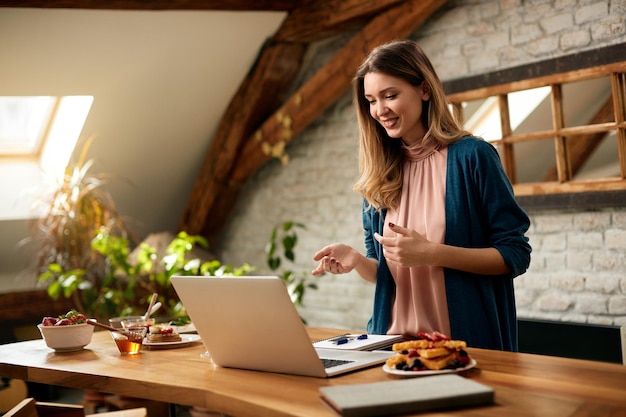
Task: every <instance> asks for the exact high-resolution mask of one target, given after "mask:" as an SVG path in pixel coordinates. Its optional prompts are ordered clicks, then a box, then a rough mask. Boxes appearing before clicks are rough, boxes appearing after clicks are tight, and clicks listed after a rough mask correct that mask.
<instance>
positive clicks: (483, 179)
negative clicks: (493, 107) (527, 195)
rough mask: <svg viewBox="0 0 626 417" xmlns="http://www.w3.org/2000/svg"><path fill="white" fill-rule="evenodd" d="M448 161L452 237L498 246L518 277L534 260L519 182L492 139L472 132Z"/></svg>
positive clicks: (460, 241) (451, 240) (448, 238)
mask: <svg viewBox="0 0 626 417" xmlns="http://www.w3.org/2000/svg"><path fill="white" fill-rule="evenodd" d="M452 148H455V149H454V150H455V152H456V157H455V158H452V159H451V163H450V164H449V165H448V178H449V179H450V180H451V181H450V182H448V187H449V188H448V189H447V191H446V194H447V196H448V197H452V198H447V199H446V243H448V244H452V245H457V246H464V247H494V248H496V249H497V250H498V251H499V252H500V254H501V255H502V257H503V259H504V262H505V263H506V264H507V266H508V267H509V269H510V271H511V272H510V274H509V277H510V278H514V277H517V276H519V275H521V274H523V273H524V272H526V270H527V269H528V266H529V265H530V253H531V247H530V245H529V243H528V237H526V235H525V233H526V231H527V230H528V228H529V226H530V220H529V218H528V215H527V214H526V212H525V211H524V210H523V209H522V208H521V207H520V206H519V205H518V203H517V201H516V200H515V196H514V194H513V187H512V186H511V183H510V181H509V179H508V177H507V175H506V173H505V172H504V169H503V168H502V164H501V163H500V157H499V156H498V153H497V151H496V150H495V148H494V147H493V145H491V144H490V143H488V142H486V141H483V140H479V139H476V138H466V139H463V140H461V141H459V142H457V143H456V144H455V145H453V147H452Z"/></svg>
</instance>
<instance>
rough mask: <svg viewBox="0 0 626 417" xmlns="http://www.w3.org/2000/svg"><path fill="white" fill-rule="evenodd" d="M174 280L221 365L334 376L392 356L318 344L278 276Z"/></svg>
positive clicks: (204, 340)
mask: <svg viewBox="0 0 626 417" xmlns="http://www.w3.org/2000/svg"><path fill="white" fill-rule="evenodd" d="M172 285H173V286H174V289H175V290H176V293H177V294H178V296H179V297H180V300H181V302H182V303H183V305H184V306H185V309H186V310H187V313H188V314H189V316H190V318H191V321H192V322H193V323H194V326H195V327H196V330H197V331H198V334H199V335H200V337H201V338H202V341H203V343H204V345H205V347H206V348H207V350H208V352H209V355H210V356H211V358H212V360H213V362H214V363H215V364H217V365H218V366H223V367H230V368H240V369H248V370H256V371H267V372H278V373H284V374H292V375H305V376H313V377H330V376H335V375H339V374H342V373H346V372H350V371H354V370H356V369H361V368H365V367H369V366H373V365H377V364H381V363H383V362H384V361H385V360H386V359H387V358H389V357H390V356H392V355H393V352H383V351H373V352H371V351H351V350H334V349H315V348H314V347H313V344H312V343H311V339H310V338H309V335H308V333H307V331H306V328H305V326H304V324H303V323H302V320H301V318H300V316H299V315H298V312H297V310H296V308H295V307H294V305H293V303H292V301H291V298H290V297H289V293H288V292H287V288H286V287H285V285H284V283H283V282H282V281H281V280H280V278H278V277H268V276H256V277H209V276H173V277H172ZM324 362H326V363H327V364H330V365H331V366H325V365H324ZM332 365H334V366H332Z"/></svg>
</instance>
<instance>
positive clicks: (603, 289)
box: [585, 274, 620, 294]
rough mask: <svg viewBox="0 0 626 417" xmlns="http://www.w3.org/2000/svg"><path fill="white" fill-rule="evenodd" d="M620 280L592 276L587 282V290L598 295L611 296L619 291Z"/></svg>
mask: <svg viewBox="0 0 626 417" xmlns="http://www.w3.org/2000/svg"><path fill="white" fill-rule="evenodd" d="M619 285H620V279H619V278H618V277H610V276H603V275H599V274H598V275H595V274H594V275H590V276H589V277H587V279H586V281H585V290H587V291H589V292H593V293H596V294H601V293H604V294H611V293H615V292H618V291H619Z"/></svg>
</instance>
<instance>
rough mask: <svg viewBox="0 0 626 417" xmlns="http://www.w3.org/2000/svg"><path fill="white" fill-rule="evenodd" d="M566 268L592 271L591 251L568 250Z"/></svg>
mask: <svg viewBox="0 0 626 417" xmlns="http://www.w3.org/2000/svg"><path fill="white" fill-rule="evenodd" d="M567 268H568V269H570V270H573V271H592V270H593V269H594V265H593V252H591V251H580V250H577V251H570V252H568V254H567Z"/></svg>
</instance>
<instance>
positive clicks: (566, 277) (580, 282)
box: [550, 272, 585, 292]
mask: <svg viewBox="0 0 626 417" xmlns="http://www.w3.org/2000/svg"><path fill="white" fill-rule="evenodd" d="M550 288H555V289H559V290H563V291H566V292H580V291H582V290H584V289H585V276H584V275H582V274H577V273H568V272H563V273H561V274H556V275H555V276H553V277H552V278H551V279H550Z"/></svg>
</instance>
